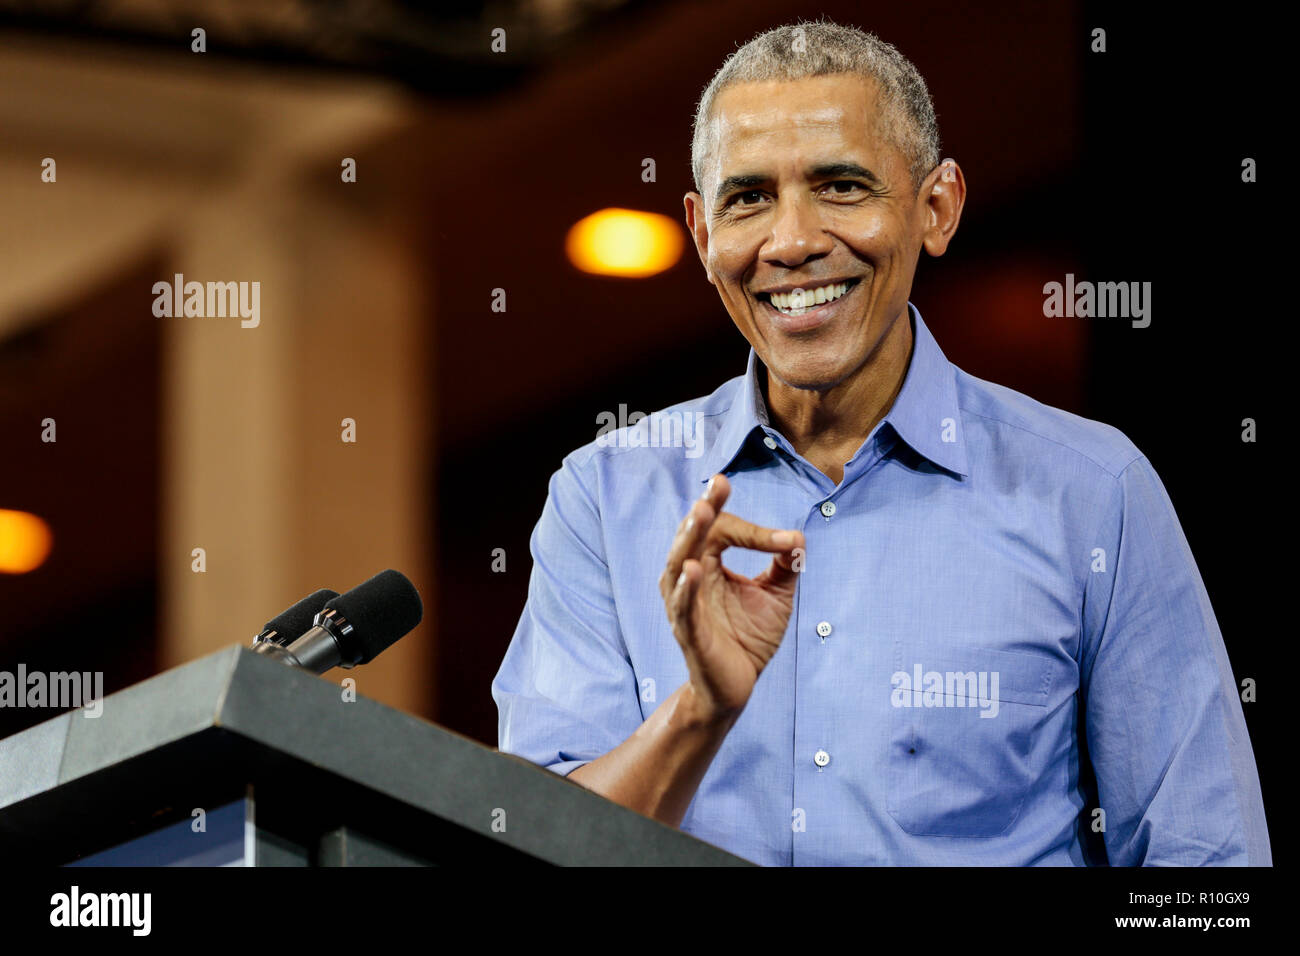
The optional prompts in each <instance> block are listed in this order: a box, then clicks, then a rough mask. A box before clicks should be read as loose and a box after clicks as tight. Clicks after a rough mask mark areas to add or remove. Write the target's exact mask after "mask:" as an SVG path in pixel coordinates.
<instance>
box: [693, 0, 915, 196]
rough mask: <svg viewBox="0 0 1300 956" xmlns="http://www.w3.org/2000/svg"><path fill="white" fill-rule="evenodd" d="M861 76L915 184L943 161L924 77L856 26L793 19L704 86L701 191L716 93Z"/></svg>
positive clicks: (697, 151) (881, 127)
mask: <svg viewBox="0 0 1300 956" xmlns="http://www.w3.org/2000/svg"><path fill="white" fill-rule="evenodd" d="M839 73H855V74H857V75H859V76H862V77H865V78H867V79H870V80H873V81H874V82H875V85H876V89H877V90H878V91H879V95H880V116H879V117H877V125H876V128H877V129H878V131H879V132H880V135H882V136H883V137H885V138H886V139H887V140H889V141H890V142H891V143H893V144H894V146H896V147H897V148H898V149H899V150H900V151H901V152H902V153H903V155H904V156H905V157H906V158H907V163H908V172H909V173H910V174H911V177H912V185H913V188H915V189H917V190H920V188H921V181H922V180H923V179H924V178H925V177H926V174H928V173H929V172H930V170H932V169H934V167H935V166H937V165H938V164H939V123H938V121H937V120H936V119H935V116H934V104H933V103H932V102H931V100H930V91H929V90H928V89H926V86H925V80H924V79H922V78H921V74H920V73H918V72H917V69H916V67H915V66H913V65H912V63H911V61H909V60H908V59H907V57H905V56H903V54H901V53H899V52H898V50H897V48H895V47H894V46H893V45H891V44H889V43H886V42H885V41H883V40H881V39H880V38H879V37H877V36H875V34H872V33H866V32H864V31H862V30H859V29H858V28H857V27H846V26H841V25H840V24H838V23H833V22H831V21H829V20H818V21H811V22H806V23H805V22H802V21H801V22H799V23H790V24H786V25H785V26H780V27H777V28H775V29H773V30H768V31H767V32H765V33H760V34H759V35H758V36H756V37H754V39H752V40H750V41H749V42H748V43H746V44H745V45H744V46H742V47H741V48H740V49H738V50H737V51H736V52H735V53H732V54H731V55H730V56H729V57H727V59H726V61H725V62H724V63H723V64H722V66H721V67H720V68H719V70H718V72H717V73H715V74H714V75H713V79H712V80H710V81H709V85H708V86H706V87H705V88H704V93H703V95H702V96H701V97H700V102H699V106H698V107H696V110H695V132H694V135H693V136H692V138H691V173H692V175H693V176H694V177H695V189H696V191H697V192H700V193H703V189H702V188H701V187H702V186H703V185H704V166H705V163H706V162H707V161H708V160H709V158H710V156H711V155H712V154H713V151H714V149H715V148H716V146H717V144H716V143H715V142H714V141H713V140H714V135H713V128H714V127H713V123H712V122H711V120H712V118H713V105H714V101H715V100H716V99H717V97H718V94H719V93H721V92H722V91H723V90H724V89H726V88H727V87H729V86H732V85H734V84H737V83H754V82H764V81H771V80H781V81H788V80H799V79H803V78H805V77H810V76H828V75H832V74H839Z"/></svg>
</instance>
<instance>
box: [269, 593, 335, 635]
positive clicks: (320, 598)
mask: <svg viewBox="0 0 1300 956" xmlns="http://www.w3.org/2000/svg"><path fill="white" fill-rule="evenodd" d="M338 596H339V592H338V591H335V590H333V589H331V588H321V589H320V590H319V591H315V592H313V593H311V594H309V595H307V596H306V597H305V598H303V599H302V600H301V601H299V602H298V603H297V604H295V605H294V606H293V607H290V608H285V609H284V610H283V611H281V612H280V613H279V614H277V615H276V616H275V617H273V618H271V620H269V621H267V622H266V627H264V628H262V633H266V632H267V631H275V632H276V633H277V634H278V635H279V639H280V643H282V644H284V643H288V642H289V641H293V640H297V639H298V638H299V637H301V636H302V635H303V634H304V633H305V632H306V631H308V630H310V629H311V626H312V623H313V621H314V619H315V617H316V612H317V611H319V610H320V609H321V608H323V607H324V606H325V605H326V603H327V602H329V601H332V600H334V599H335V598H336V597H338Z"/></svg>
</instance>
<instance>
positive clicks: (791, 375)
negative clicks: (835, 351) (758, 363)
mask: <svg viewBox="0 0 1300 956" xmlns="http://www.w3.org/2000/svg"><path fill="white" fill-rule="evenodd" d="M767 367H768V371H769V372H771V373H772V374H773V375H775V376H776V377H777V379H778V380H779V381H781V382H782V383H783V384H785V385H788V386H789V387H790V388H801V389H806V390H808V391H822V390H824V389H828V388H831V387H832V386H834V385H838V384H839V383H840V382H842V381H844V379H845V378H847V377H848V374H849V370H848V369H847V368H845V366H844V361H843V359H842V358H827V359H821V360H818V359H802V360H796V361H793V362H781V361H779V360H778V361H775V362H774V363H773V364H771V365H768V366H767Z"/></svg>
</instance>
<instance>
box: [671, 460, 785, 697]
mask: <svg viewBox="0 0 1300 956" xmlns="http://www.w3.org/2000/svg"><path fill="white" fill-rule="evenodd" d="M730 494H731V485H730V483H729V482H728V481H727V479H726V477H725V476H723V475H714V476H713V478H711V479H710V480H709V486H708V489H707V490H706V491H705V492H704V496H703V497H702V498H701V499H699V500H698V501H696V502H695V503H694V504H693V505H692V506H691V510H690V511H689V512H687V514H686V517H685V518H683V519H682V523H681V525H679V526H678V528H677V535H676V537H674V538H673V543H672V546H671V547H670V548H669V551H668V564H667V567H666V568H665V569H664V573H663V575H662V576H661V577H660V578H659V591H660V593H661V594H662V595H663V598H664V605H665V607H666V608H667V609H668V620H669V621H670V622H671V624H672V628H673V634H674V635H675V636H676V638H677V643H678V644H679V645H681V648H682V653H683V654H684V655H685V657H686V666H687V669H688V671H689V672H690V686H691V689H692V691H693V692H694V695H695V698H696V699H697V701H698V703H699V705H700V706H701V707H702V708H703V710H704V713H706V714H709V715H712V716H716V717H719V718H722V717H729V716H734V715H737V714H739V712H740V711H741V710H742V709H743V708H744V706H745V703H746V702H747V701H748V700H749V695H750V694H751V693H752V692H753V690H754V684H755V682H756V681H757V680H758V675H759V674H761V673H762V672H763V668H764V667H766V666H767V662H768V661H770V660H771V659H772V655H773V654H775V653H776V649H777V648H778V647H780V646H781V638H782V637H783V636H784V635H785V629H786V625H787V624H788V623H789V621H790V613H791V611H792V610H793V608H794V593H795V585H796V584H797V582H798V572H799V570H802V564H797V562H798V561H800V560H801V558H802V555H803V551H802V549H803V546H804V538H803V533H802V532H800V531H776V530H773V529H771V528H760V527H759V526H758V525H755V524H751V523H750V522H748V521H745V520H743V519H741V518H738V517H736V516H735V515H733V514H729V513H726V512H724V511H723V510H722V506H723V504H725V503H726V500H727V497H728V495H730ZM733 545H734V546H736V547H741V548H751V549H753V550H755V551H767V552H771V553H773V554H774V555H775V556H774V557H773V559H772V563H771V564H770V565H769V566H768V567H767V569H766V570H764V571H763V573H762V574H760V575H758V576H757V577H755V578H752V579H751V578H747V577H744V576H742V575H739V574H735V573H733V572H732V571H729V570H728V569H727V568H725V567H723V566H722V552H723V551H724V550H726V549H727V548H729V547H732V546H733Z"/></svg>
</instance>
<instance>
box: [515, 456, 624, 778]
mask: <svg viewBox="0 0 1300 956" xmlns="http://www.w3.org/2000/svg"><path fill="white" fill-rule="evenodd" d="M530 549H531V552H532V558H533V570H532V576H531V577H530V579H529V585H528V601H527V604H526V605H525V607H524V611H523V614H522V615H521V617H520V620H519V625H518V627H517V628H516V630H515V633H514V637H513V639H512V640H511V642H510V647H509V649H508V650H507V651H506V656H505V659H504V660H503V661H502V664H501V667H500V669H499V670H498V672H497V675H496V678H495V679H494V680H493V682H492V697H493V699H494V700H495V701H496V704H497V708H498V715H499V718H498V738H499V739H498V745H499V747H500V749H501V750H502V751H504V752H506V753H512V754H516V755H517V756H520V757H523V758H525V759H526V760H530V761H532V762H533V763H536V764H540V765H541V766H544V767H548V768H549V769H551V770H554V771H555V772H557V773H562V774H568V773H569V772H570V771H572V770H574V769H576V768H577V767H580V766H582V765H583V764H585V763H587V762H589V761H591V760H594V759H595V758H597V757H599V756H602V755H603V754H606V753H608V752H609V751H610V750H613V749H614V748H615V747H617V746H618V745H619V744H620V743H622V742H623V741H624V740H625V739H626V738H627V737H629V736H630V735H631V734H632V733H633V731H635V730H636V729H637V727H639V726H640V725H641V722H642V715H641V710H640V706H639V704H638V703H637V700H638V698H637V685H636V676H635V674H634V672H633V670H632V665H631V663H630V662H629V660H628V655H627V652H626V649H625V648H624V646H623V640H622V635H621V633H620V628H619V621H618V614H617V609H616V607H615V603H614V597H613V593H612V588H611V584H610V576H609V569H608V566H607V564H606V560H605V555H604V544H603V535H602V528H601V523H600V516H599V513H598V510H597V507H596V504H595V502H594V500H593V498H592V496H591V494H590V493H589V492H588V490H587V488H585V487H584V486H583V483H582V480H581V477H580V473H579V468H578V466H577V464H576V460H575V456H572V455H571V456H569V458H566V459H565V461H564V464H563V466H562V467H561V468H560V470H559V471H557V472H556V473H555V474H554V475H553V476H552V477H551V482H550V488H549V492H548V496H547V500H546V505H545V507H544V509H543V511H542V516H541V518H540V520H539V521H538V523H537V526H536V527H535V528H534V529H533V534H532V538H531V542H530Z"/></svg>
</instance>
